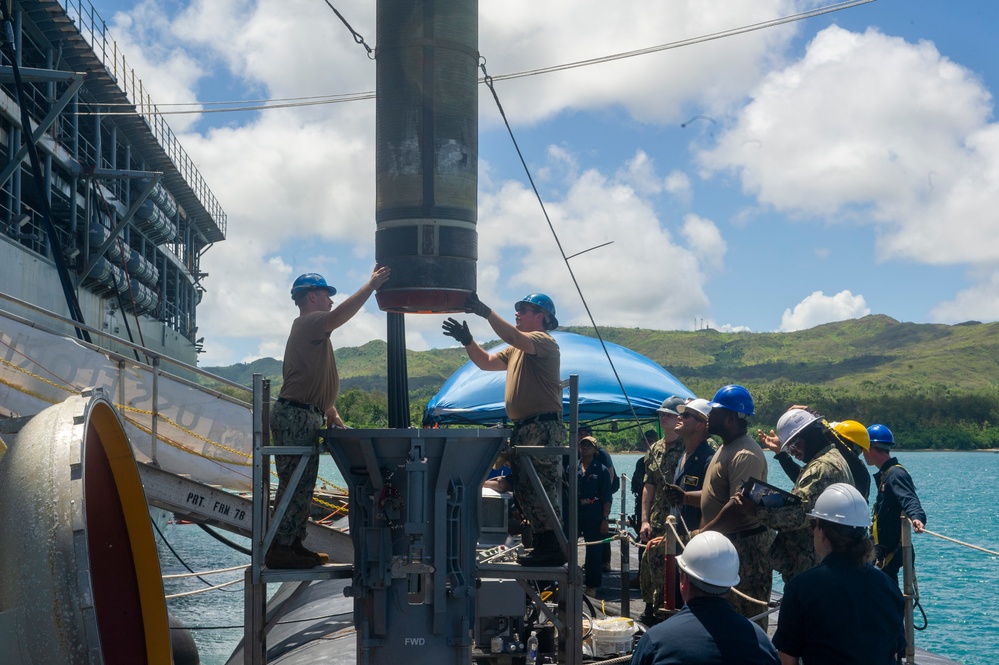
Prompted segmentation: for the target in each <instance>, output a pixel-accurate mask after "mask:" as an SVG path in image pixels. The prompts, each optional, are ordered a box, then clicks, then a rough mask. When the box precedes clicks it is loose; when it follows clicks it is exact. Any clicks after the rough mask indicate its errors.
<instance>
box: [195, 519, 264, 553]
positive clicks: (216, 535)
mask: <svg viewBox="0 0 999 665" xmlns="http://www.w3.org/2000/svg"><path fill="white" fill-rule="evenodd" d="M195 524H197V525H198V528H199V529H201V530H202V531H204V532H205V533H207V534H208V535H209V536H211V537H212V538H214V539H215V540H217V541H219V542H220V543H222V544H223V545H228V546H229V547H231V548H232V549H234V550H236V551H237V552H239V553H240V554H245V555H246V556H250V555H252V552H251V551H250V549H249V548H248V547H243V546H242V545H240V544H238V543H234V542H232V541H231V540H229V539H228V538H226V537H225V536H223V535H222V534H221V533H219V532H217V531H215V529H212V528H211V527H210V526H208V525H207V524H202V523H201V522H195Z"/></svg>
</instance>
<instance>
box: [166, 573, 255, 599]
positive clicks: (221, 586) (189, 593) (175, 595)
mask: <svg viewBox="0 0 999 665" xmlns="http://www.w3.org/2000/svg"><path fill="white" fill-rule="evenodd" d="M241 582H243V578H239V579H235V580H232V581H231V582H225V583H223V584H214V585H212V586H209V587H204V588H201V589H195V590H194V591H182V592H181V593H172V594H170V595H168V596H163V598H165V599H166V600H173V599H174V598H184V597H186V596H196V595H198V594H199V593H206V592H208V591H218V590H219V589H224V588H225V587H227V586H232V585H233V584H240V583H241Z"/></svg>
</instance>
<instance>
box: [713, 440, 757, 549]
mask: <svg viewBox="0 0 999 665" xmlns="http://www.w3.org/2000/svg"><path fill="white" fill-rule="evenodd" d="M750 478H756V479H757V480H762V481H763V482H766V480H767V458H766V457H764V455H763V449H762V448H760V444H758V443H756V441H755V440H753V439H752V438H751V437H750V436H749V435H748V434H743V435H742V436H740V437H739V438H737V439H735V440H733V441H731V442H729V443H725V444H722V446H721V447H720V448H719V449H718V450H717V451H715V456H714V457H713V458H711V464H709V465H708V470H707V472H706V473H705V474H704V489H702V490H701V523H702V524H707V523H708V522H710V521H711V520H713V519H714V518H715V517H717V516H718V513H719V512H721V509H722V508H723V507H724V506H725V504H726V503H728V500H729V499H730V498H732V496H734V495H735V493H736V492H738V491H739V489H740V488H742V485H743V483H745V482H746V481H747V480H749V479H750ZM758 526H760V521H759V519H758V518H756V517H750V516H748V515H744V516H743V517H742V518H741V520H740V521H739V523H738V524H737V525H736V526H735V528H733V529H732V532H733V533H734V532H736V531H744V530H746V529H755V528H756V527H758Z"/></svg>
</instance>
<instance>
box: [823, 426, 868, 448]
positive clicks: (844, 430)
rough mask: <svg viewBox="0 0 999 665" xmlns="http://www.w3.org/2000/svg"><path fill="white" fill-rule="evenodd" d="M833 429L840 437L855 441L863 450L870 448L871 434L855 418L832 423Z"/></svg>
mask: <svg viewBox="0 0 999 665" xmlns="http://www.w3.org/2000/svg"><path fill="white" fill-rule="evenodd" d="M831 426H832V428H833V431H835V432H836V433H837V434H839V435H840V436H841V437H843V438H844V439H846V440H847V441H850V442H851V443H855V444H857V445H858V446H860V447H861V448H863V449H864V450H870V449H871V435H870V434H868V433H867V428H866V427H864V426H863V425H861V424H860V423H858V422H857V421H856V420H844V421H843V422H839V423H832V425H831Z"/></svg>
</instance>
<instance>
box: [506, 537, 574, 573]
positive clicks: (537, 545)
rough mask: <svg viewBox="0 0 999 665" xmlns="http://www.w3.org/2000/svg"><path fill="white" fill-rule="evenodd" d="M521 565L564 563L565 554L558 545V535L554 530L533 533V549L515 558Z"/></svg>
mask: <svg viewBox="0 0 999 665" xmlns="http://www.w3.org/2000/svg"><path fill="white" fill-rule="evenodd" d="M517 563H519V564H520V565H522V566H536V567H545V568H549V567H559V566H564V565H565V554H564V553H563V552H562V548H561V547H559V544H558V537H557V536H556V535H555V532H554V531H542V532H536V533H535V534H534V549H533V550H531V553H530V554H525V555H523V556H521V557H518V558H517Z"/></svg>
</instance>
